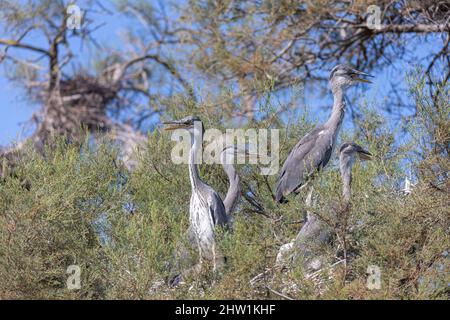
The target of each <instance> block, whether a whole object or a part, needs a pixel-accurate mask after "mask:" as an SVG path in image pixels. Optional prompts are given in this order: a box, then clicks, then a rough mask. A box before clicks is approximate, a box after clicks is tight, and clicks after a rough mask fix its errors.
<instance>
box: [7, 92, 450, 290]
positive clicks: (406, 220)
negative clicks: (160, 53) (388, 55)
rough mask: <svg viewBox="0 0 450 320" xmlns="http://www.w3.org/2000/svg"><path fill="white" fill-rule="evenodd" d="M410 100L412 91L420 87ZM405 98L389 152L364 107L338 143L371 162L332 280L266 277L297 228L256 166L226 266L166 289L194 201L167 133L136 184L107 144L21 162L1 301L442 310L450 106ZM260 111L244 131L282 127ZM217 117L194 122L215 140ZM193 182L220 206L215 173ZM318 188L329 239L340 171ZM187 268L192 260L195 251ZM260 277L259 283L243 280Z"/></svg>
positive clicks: (10, 189)
mask: <svg viewBox="0 0 450 320" xmlns="http://www.w3.org/2000/svg"><path fill="white" fill-rule="evenodd" d="M445 90H447V91H445ZM412 92H416V93H418V92H422V91H420V83H419V84H417V86H416V87H414V88H412ZM442 92H444V93H448V87H447V88H446V89H443V91H442ZM422 93H423V92H422ZM415 97H416V98H417V101H416V102H417V105H418V108H417V118H416V119H417V120H416V121H415V122H409V123H408V124H406V125H405V126H404V128H401V130H404V131H405V132H407V133H408V137H410V138H405V139H404V140H403V141H400V142H397V143H395V141H396V139H394V138H395V136H396V135H398V134H399V130H400V129H399V130H398V131H397V130H391V129H389V128H388V127H387V125H386V123H385V121H384V119H383V117H382V116H381V115H379V114H378V113H377V112H376V110H375V109H373V108H368V107H365V108H361V109H362V114H363V117H362V119H361V120H360V122H359V123H358V130H357V131H356V132H343V134H342V137H343V138H342V139H341V140H348V139H351V140H355V141H356V142H358V143H359V144H361V145H363V146H364V147H365V148H367V149H369V150H370V151H371V152H372V153H373V155H374V159H373V161H371V162H367V163H362V162H356V165H355V167H354V169H353V184H352V200H351V207H350V212H349V213H348V228H347V229H345V232H344V234H343V235H345V237H346V239H347V247H346V250H348V252H349V253H351V254H350V258H349V262H348V264H347V265H346V266H345V265H344V264H343V263H339V264H337V265H334V266H333V267H332V268H331V270H332V273H333V276H332V277H331V278H329V277H328V276H327V273H326V271H323V273H322V274H319V276H318V277H316V278H315V279H311V278H310V279H307V278H306V277H305V275H306V274H307V271H306V270H303V269H302V267H301V266H300V265H296V266H294V268H292V270H291V271H289V272H284V271H281V270H278V269H276V268H274V263H275V258H276V255H277V253H278V249H279V248H280V246H281V245H282V244H284V243H287V242H289V241H291V240H292V239H294V238H295V236H296V234H297V232H298V231H299V229H300V227H301V225H302V223H303V216H304V214H305V211H306V209H307V208H306V205H305V204H304V199H303V198H304V195H303V194H300V195H299V196H298V197H296V198H291V201H290V203H288V204H286V205H282V206H280V205H277V204H275V202H274V200H273V191H274V190H273V189H274V186H275V183H276V176H269V177H264V176H261V175H260V167H259V166H258V165H255V166H250V165H245V166H238V169H239V173H240V175H241V178H242V184H243V188H244V195H243V199H242V201H241V203H240V204H239V206H238V208H237V212H236V213H235V214H234V218H235V219H234V230H233V232H231V233H227V232H224V234H223V235H222V236H221V238H222V240H221V242H220V244H219V246H220V250H221V252H222V253H223V254H224V255H225V256H226V257H227V264H226V266H225V268H224V269H222V270H221V271H220V273H217V274H213V273H212V272H211V270H210V268H206V267H205V268H204V269H203V270H201V271H200V273H199V274H198V275H195V276H192V277H188V278H187V279H186V283H185V284H184V285H182V286H181V287H180V288H177V289H173V288H169V287H168V285H167V280H168V279H169V278H170V277H171V276H173V275H174V273H175V272H177V270H179V268H180V266H179V256H180V255H179V252H180V248H181V249H182V248H183V247H184V248H187V247H188V244H187V239H186V238H187V236H186V231H187V227H188V210H189V199H190V192H191V191H190V185H189V179H188V173H187V168H186V166H185V165H175V164H173V163H172V162H171V160H170V152H171V149H172V146H173V142H172V141H170V137H169V135H168V134H165V133H161V132H159V131H158V130H155V131H154V132H153V133H152V134H150V135H149V137H148V145H147V146H146V148H144V149H143V150H140V152H139V161H138V163H139V165H138V167H137V168H136V169H135V170H134V171H133V172H129V171H128V170H127V169H126V168H125V167H124V166H122V165H121V164H120V163H121V162H120V159H119V156H118V152H117V150H116V148H115V147H114V146H113V145H112V144H110V143H107V142H105V143H103V144H100V145H95V146H94V145H92V144H89V143H88V141H89V140H86V141H87V142H86V143H85V144H84V145H83V146H82V147H81V148H80V146H77V145H74V144H67V143H65V142H63V141H60V142H59V143H57V144H56V147H54V148H51V149H50V148H48V150H47V151H46V153H45V156H44V157H41V156H39V155H37V154H36V153H35V152H33V150H31V149H30V150H28V151H27V152H26V153H25V156H24V157H22V158H21V160H20V161H19V163H18V164H17V166H16V167H15V168H14V170H13V171H12V173H10V174H6V175H5V176H4V177H3V178H2V180H0V298H26V299H37V298H51V299H55V298H56V299H60V298H66V299H80V298H81V299H106V298H107V299H119V298H122V299H154V298H158V299H176V298H189V299H198V298H210V299H216V298H244V299H248V298H258V299H265V298H275V299H278V298H281V297H282V296H283V295H287V296H290V297H292V298H296V299H312V298H328V299H380V298H390V299H423V298H432V299H445V298H448V283H449V274H450V273H449V266H450V264H449V257H448V250H449V248H450V237H449V230H450V211H449V210H450V209H449V207H450V206H449V204H450V203H449V190H450V188H449V184H448V172H449V171H448V170H449V158H448V154H446V153H445V152H446V151H445V143H447V144H448V140H445V139H444V140H443V138H442V137H447V139H448V135H447V136H445V134H443V133H442V132H444V133H445V132H448V128H449V127H450V126H449V118H448V111H449V105H448V101H449V100H448V99H447V100H445V99H441V101H440V102H439V104H438V106H439V107H440V110H441V111H439V112H440V113H436V112H430V111H429V110H428V108H429V107H431V105H428V104H427V99H428V98H427V96H426V95H425V96H424V95H422V96H421V95H417V96H415ZM167 103H168V104H172V107H171V108H169V114H170V115H171V116H173V117H179V116H182V115H184V114H188V113H193V112H197V113H200V111H204V110H206V108H205V109H203V108H202V103H200V104H199V105H193V103H192V101H190V100H185V99H182V98H181V97H176V98H174V100H173V101H172V102H170V101H169V102H167ZM205 103H206V102H205ZM266 103H267V105H266V106H263V108H265V110H268V111H267V115H268V116H267V117H265V118H264V119H261V120H260V121H256V120H255V121H254V122H253V123H251V124H249V127H252V128H255V127H256V128H267V127H271V128H278V127H281V126H282V121H281V119H278V118H277V117H275V116H274V117H271V116H270V114H271V112H272V111H271V108H270V106H271V105H270V104H271V103H273V100H271V99H267V102H266ZM180 106H181V108H180ZM171 110H172V111H171ZM208 110H209V109H208ZM218 114H219V115H218ZM218 114H210V113H208V114H202V117H203V119H204V121H205V125H206V126H207V127H211V126H214V127H217V128H223V127H224V124H223V123H222V122H221V121H220V119H221V117H220V111H218ZM436 114H439V116H436ZM445 117H446V118H445ZM291 119H293V120H291V121H290V125H289V126H288V127H287V129H283V130H281V134H280V144H281V148H280V152H281V155H280V162H281V163H282V162H283V161H284V159H285V158H286V156H287V154H288V152H289V150H290V149H291V148H292V146H293V145H294V144H295V143H296V141H297V140H298V138H299V137H300V136H302V135H304V134H305V132H306V131H308V130H309V129H310V128H311V126H312V124H310V123H308V122H306V120H305V119H304V118H300V119H296V118H295V119H294V118H291ZM436 128H440V129H436ZM445 130H447V131H445ZM436 135H438V136H436ZM417 141H423V142H424V143H425V145H424V144H422V143H417ZM426 146H429V147H426ZM433 150H436V152H433ZM414 155H420V156H417V157H416V156H414ZM200 171H201V175H202V177H203V178H204V180H205V181H206V182H207V183H208V184H210V185H211V186H213V187H214V188H215V189H216V190H218V191H219V193H220V194H221V195H222V196H223V195H224V194H225V192H226V190H227V180H226V176H225V175H224V173H223V171H222V169H221V167H220V166H218V165H202V166H200ZM410 174H412V175H413V177H412V178H414V181H416V182H417V184H416V185H415V187H414V188H413V192H412V194H410V195H409V196H404V195H403V194H402V193H401V192H400V189H401V188H402V181H403V179H404V178H405V176H407V175H410ZM314 188H315V194H316V196H315V202H314V204H313V206H312V207H311V208H308V209H309V210H311V211H312V212H313V214H317V215H319V217H321V219H324V221H331V222H332V223H331V225H330V227H332V228H334V224H333V222H336V219H337V212H339V208H340V206H341V196H340V195H341V192H342V190H341V188H342V187H341V178H340V175H339V171H338V167H337V161H336V160H333V161H332V163H330V165H329V166H328V168H327V170H325V171H323V172H322V173H321V174H320V175H319V176H318V178H317V179H316V180H315V181H314ZM334 231H336V232H338V231H337V230H334ZM341 235H342V234H341ZM341 240H342V239H340V238H339V237H337V238H336V237H334V242H333V244H332V245H330V246H328V247H323V248H319V249H318V251H317V253H318V254H320V255H322V256H324V257H326V264H325V268H324V270H325V269H326V266H328V265H333V264H336V262H338V261H339V260H340V259H341V257H342V251H343V246H342V242H341ZM191 259H192V261H195V259H197V258H196V256H195V253H194V252H191ZM69 265H79V266H80V267H81V289H80V290H68V289H67V287H66V281H67V277H68V274H66V270H67V267H68V266H69ZM369 265H376V266H378V267H379V268H380V270H381V288H380V289H378V290H369V289H368V288H367V286H366V281H367V274H366V272H367V267H368V266H369ZM257 275H260V276H259V280H258V281H256V282H255V281H253V282H251V280H252V279H254V278H255V277H256V276H257ZM318 279H319V280H318ZM318 282H320V283H318Z"/></svg>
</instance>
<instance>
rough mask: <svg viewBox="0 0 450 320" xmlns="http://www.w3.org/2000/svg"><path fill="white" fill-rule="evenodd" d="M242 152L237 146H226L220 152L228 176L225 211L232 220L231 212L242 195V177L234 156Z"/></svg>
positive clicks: (224, 201) (224, 202) (224, 200)
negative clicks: (236, 167)
mask: <svg viewBox="0 0 450 320" xmlns="http://www.w3.org/2000/svg"><path fill="white" fill-rule="evenodd" d="M238 153H240V150H239V149H238V148H237V147H235V146H226V147H225V148H224V149H223V151H222V152H221V154H220V162H221V164H222V167H223V170H224V171H225V173H226V175H227V177H228V182H229V185H228V190H227V194H226V195H225V198H224V199H223V205H224V207H225V212H226V214H227V216H228V218H229V220H230V218H231V214H232V213H233V211H234V209H235V208H236V205H237V203H238V202H239V199H240V197H241V192H242V188H241V179H240V178H239V175H238V173H237V171H236V169H235V167H234V165H233V162H234V157H235V156H236V155H237V154H238Z"/></svg>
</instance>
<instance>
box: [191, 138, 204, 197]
mask: <svg viewBox="0 0 450 320" xmlns="http://www.w3.org/2000/svg"><path fill="white" fill-rule="evenodd" d="M196 136H197V135H196V134H191V151H190V153H189V178H190V180H191V187H192V189H193V190H195V189H197V188H198V186H199V185H200V184H201V183H203V181H202V179H200V174H199V173H198V168H197V164H196V154H197V153H198V152H199V150H200V148H201V145H202V142H201V139H198V137H196Z"/></svg>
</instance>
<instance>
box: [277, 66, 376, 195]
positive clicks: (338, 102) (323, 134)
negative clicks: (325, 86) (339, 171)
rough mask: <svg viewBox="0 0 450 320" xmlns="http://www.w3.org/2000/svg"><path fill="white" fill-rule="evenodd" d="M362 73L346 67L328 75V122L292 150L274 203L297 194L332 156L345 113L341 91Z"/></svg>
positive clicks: (281, 175) (305, 137)
mask: <svg viewBox="0 0 450 320" xmlns="http://www.w3.org/2000/svg"><path fill="white" fill-rule="evenodd" d="M359 75H366V76H367V74H366V73H364V72H361V71H358V70H355V69H353V68H351V67H349V66H347V65H337V66H336V67H334V68H333V70H332V71H331V73H330V86H331V91H332V92H333V97H334V102H333V110H332V113H331V116H330V118H329V119H328V121H327V122H326V123H324V124H323V125H318V126H316V127H315V128H314V129H313V130H311V131H310V132H309V133H307V134H306V135H305V136H304V137H303V138H302V139H301V140H300V141H299V142H298V143H297V144H296V145H295V146H294V148H293V149H292V151H291V153H290V154H289V156H288V157H287V159H286V161H285V162H284V164H283V167H282V168H281V171H280V175H279V178H278V182H277V189H276V201H277V202H286V198H285V197H286V196H287V195H288V194H290V193H293V192H297V191H298V189H299V188H300V187H302V186H303V185H304V184H305V183H306V182H307V181H308V180H310V179H311V178H312V177H313V175H314V174H315V173H316V172H317V171H320V170H321V169H322V168H323V167H325V166H326V165H327V164H328V162H329V160H330V158H331V155H332V153H333V148H334V145H335V144H336V138H337V136H338V133H339V130H340V128H341V124H342V120H343V118H344V112H345V100H344V92H345V89H346V88H348V87H350V86H351V85H353V84H354V83H356V82H357V81H361V82H368V81H367V80H365V79H362V78H359V77H358V76H359Z"/></svg>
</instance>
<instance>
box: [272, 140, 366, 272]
mask: <svg viewBox="0 0 450 320" xmlns="http://www.w3.org/2000/svg"><path fill="white" fill-rule="evenodd" d="M356 155H359V157H360V158H361V159H363V160H368V159H370V158H371V156H372V155H371V154H370V153H369V152H368V151H366V150H364V149H363V148H362V147H361V146H359V145H358V144H356V143H354V142H346V143H344V144H342V146H341V147H340V149H339V167H340V173H341V178H342V204H343V208H344V209H348V205H349V203H350V195H351V183H352V167H353V164H354V163H355V159H356ZM312 191H313V188H312V187H311V188H310V190H309V193H308V196H307V199H306V200H307V201H306V202H307V205H308V206H310V205H311V204H312ZM340 222H342V221H340ZM332 232H333V230H332V229H331V228H330V226H329V225H327V224H326V223H325V222H324V221H322V220H321V219H319V217H318V216H316V215H314V214H310V213H308V219H307V220H306V222H305V224H304V225H303V226H302V228H301V229H300V231H299V233H298V234H297V237H296V238H295V240H293V241H292V242H290V243H288V244H285V245H283V246H282V247H281V248H280V251H279V253H278V256H277V264H278V265H279V266H283V265H284V264H285V263H286V262H287V261H288V260H290V259H292V260H293V261H298V259H300V260H301V261H303V263H305V265H306V266H308V268H310V269H314V268H313V267H312V264H311V262H312V261H315V262H320V261H321V257H317V256H314V254H316V253H317V249H318V248H319V247H320V246H322V245H324V244H327V243H328V242H329V241H330V239H331V236H332ZM293 250H294V251H293ZM286 251H291V252H286ZM292 251H293V252H292ZM292 260H291V261H292ZM317 265H318V266H320V265H321V264H320V263H319V264H317Z"/></svg>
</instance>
